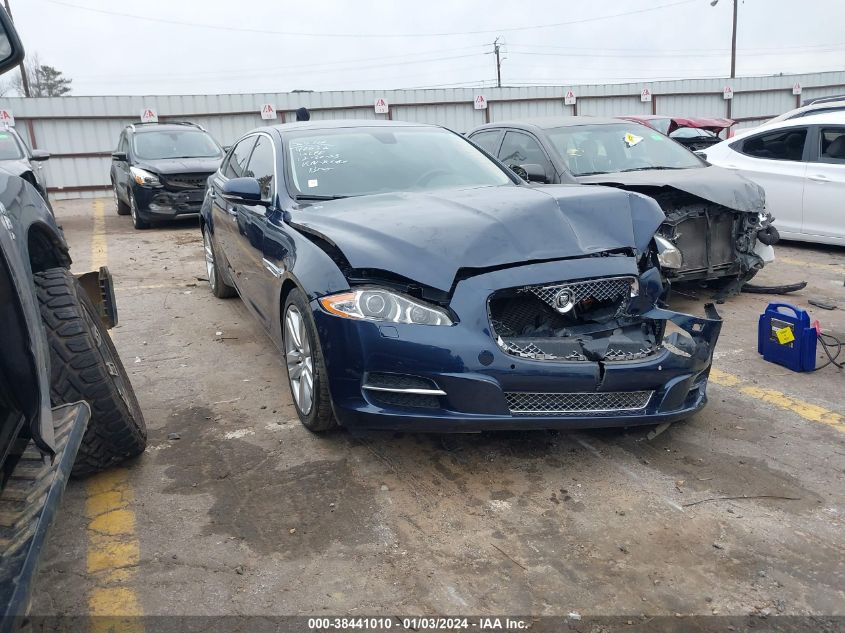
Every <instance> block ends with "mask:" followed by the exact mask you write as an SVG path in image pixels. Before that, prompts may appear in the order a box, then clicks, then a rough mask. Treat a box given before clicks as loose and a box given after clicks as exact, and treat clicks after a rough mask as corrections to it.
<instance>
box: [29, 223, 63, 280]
mask: <svg viewBox="0 0 845 633" xmlns="http://www.w3.org/2000/svg"><path fill="white" fill-rule="evenodd" d="M26 244H27V252H28V255H29V265H30V268H31V269H32V272H33V273H39V272H43V271H45V270H48V269H50V268H69V267H70V264H71V258H70V254H69V253H68V248H67V245H66V244H65V243H64V240H62V239H61V238H60V237H59V236H58V235H56V233H55V231H54V230H53V229H52V228H51V227H50V226H48V225H47V224H44V223H42V222H35V223H33V224H31V225H30V227H29V229H28V230H27V238H26Z"/></svg>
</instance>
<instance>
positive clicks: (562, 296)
mask: <svg viewBox="0 0 845 633" xmlns="http://www.w3.org/2000/svg"><path fill="white" fill-rule="evenodd" d="M554 307H555V310H557V311H558V312H560V313H561V314H566V313H567V312H569V311H570V310H572V308H574V307H575V301H574V297H573V293H572V290H571V289H570V288H562V289H561V290H558V293H557V294H556V295H555V301H554Z"/></svg>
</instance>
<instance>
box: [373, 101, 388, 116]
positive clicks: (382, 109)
mask: <svg viewBox="0 0 845 633" xmlns="http://www.w3.org/2000/svg"><path fill="white" fill-rule="evenodd" d="M375 107H376V114H387V110H388V105H387V99H385V98H383V97H379V98H378V99H376V103H375Z"/></svg>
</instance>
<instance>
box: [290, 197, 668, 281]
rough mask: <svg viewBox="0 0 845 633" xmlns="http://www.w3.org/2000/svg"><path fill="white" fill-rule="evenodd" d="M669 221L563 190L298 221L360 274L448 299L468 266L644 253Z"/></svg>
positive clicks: (439, 200)
mask: <svg viewBox="0 0 845 633" xmlns="http://www.w3.org/2000/svg"><path fill="white" fill-rule="evenodd" d="M664 219H665V216H664V215H663V212H662V211H661V210H660V207H659V206H658V205H657V203H656V202H655V201H654V200H652V199H651V198H647V197H645V196H641V195H639V194H635V193H630V192H625V191H619V190H616V189H610V188H605V187H582V186H580V185H558V186H548V187H542V188H533V187H528V186H502V187H481V188H473V189H449V190H442V191H437V192H428V193H392V194H379V195H372V196H361V197H356V198H346V199H342V200H333V201H330V202H324V203H318V204H315V205H312V206H309V207H304V208H302V209H299V210H295V211H293V213H292V214H291V220H290V223H291V225H293V226H294V227H296V228H298V229H300V230H302V231H305V232H310V233H313V234H316V235H318V236H320V237H322V238H323V239H325V240H327V241H329V242H330V243H332V244H334V245H335V246H336V247H338V248H339V249H340V250H341V252H342V253H343V254H344V256H345V257H346V259H347V260H348V261H349V264H350V265H351V266H352V267H353V268H372V269H379V270H385V271H390V272H392V273H395V274H397V275H401V276H403V277H406V278H408V279H411V280H414V281H417V282H419V283H421V284H424V285H427V286H431V287H433V288H437V289H440V290H444V291H447V292H448V291H449V290H450V289H451V287H452V283H453V281H454V279H455V276H456V274H457V272H458V270H460V269H461V268H479V269H484V268H490V267H493V266H502V265H509V264H520V263H523V262H531V261H538V260H550V259H563V258H569V257H581V256H585V255H589V254H591V253H598V252H602V251H608V250H612V249H619V248H635V249H638V250H639V251H644V250H645V249H646V248H648V245H649V242H650V241H651V238H652V237H653V235H654V232H655V231H656V230H657V227H658V226H659V225H660V223H661V222H663V220H664Z"/></svg>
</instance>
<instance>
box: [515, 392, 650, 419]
mask: <svg viewBox="0 0 845 633" xmlns="http://www.w3.org/2000/svg"><path fill="white" fill-rule="evenodd" d="M653 394H654V392H653V391H609V392H604V393H531V392H522V391H518V392H508V393H506V394H505V397H506V398H507V401H508V408H509V409H510V412H511V414H513V415H560V416H566V415H596V414H602V413H617V414H622V415H625V414H628V415H630V414H633V413H636V412H638V411H642V410H643V409H645V408H646V406H648V402H649V400H651V396H652V395H653Z"/></svg>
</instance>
